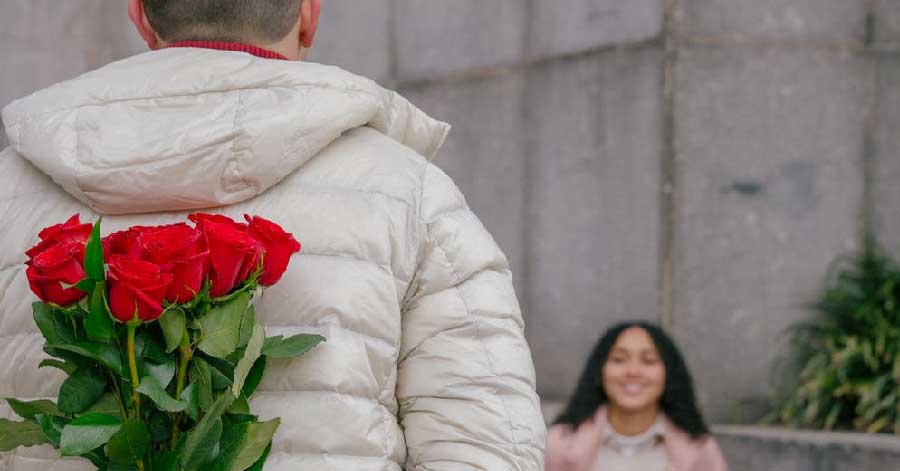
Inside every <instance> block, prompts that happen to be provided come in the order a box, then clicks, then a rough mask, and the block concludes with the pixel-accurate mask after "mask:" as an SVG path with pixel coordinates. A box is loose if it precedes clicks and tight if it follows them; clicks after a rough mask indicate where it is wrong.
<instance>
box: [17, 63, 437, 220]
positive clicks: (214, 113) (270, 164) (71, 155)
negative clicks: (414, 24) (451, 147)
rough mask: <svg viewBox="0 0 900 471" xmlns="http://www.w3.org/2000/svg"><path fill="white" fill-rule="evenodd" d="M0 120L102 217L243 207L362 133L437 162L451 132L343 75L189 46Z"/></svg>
mask: <svg viewBox="0 0 900 471" xmlns="http://www.w3.org/2000/svg"><path fill="white" fill-rule="evenodd" d="M3 122H4V124H5V126H6V133H7V136H8V138H9V142H10V144H11V145H12V146H13V148H14V149H15V150H16V152H17V153H18V154H20V155H22V156H23V157H25V158H26V159H28V160H29V161H31V163H33V164H34V165H35V166H36V167H37V168H39V169H41V170H42V171H43V172H44V173H46V174H47V175H49V176H50V177H51V178H52V179H53V180H54V181H55V182H56V183H57V184H58V185H59V186H61V187H62V188H63V189H64V190H65V191H66V192H68V193H69V194H71V195H72V196H74V197H75V198H78V199H79V200H81V201H82V202H84V203H85V204H88V205H89V206H91V207H92V208H93V209H95V210H96V211H98V212H100V213H104V214H125V213H144V212H157V211H181V210H191V209H200V208H209V207H215V206H222V205H229V204H234V203H238V202H241V201H244V200H246V199H248V198H252V197H253V196H256V195H258V194H260V193H262V192H264V191H266V190H267V189H268V188H270V187H271V186H273V185H275V184H276V183H278V182H279V181H281V179H283V178H284V177H286V176H287V175H289V174H291V173H292V172H294V171H295V170H296V169H298V168H299V167H300V166H302V165H303V164H304V163H306V162H307V161H309V160H310V159H311V158H312V157H314V156H315V155H316V154H317V153H318V152H319V151H321V150H322V149H323V148H325V147H326V146H328V145H329V144H330V143H331V142H333V141H334V140H335V139H337V138H338V137H340V136H341V134H343V133H344V132H346V131H348V130H351V129H355V128H358V127H361V126H369V127H372V128H374V129H376V130H378V131H379V132H381V133H383V134H384V135H385V136H388V137H389V138H391V139H394V140H396V141H398V142H400V143H402V144H404V145H406V146H408V147H410V148H412V149H413V150H415V151H416V152H418V153H419V154H422V155H424V156H425V157H426V158H429V159H430V158H432V157H433V156H434V154H435V153H436V152H437V150H438V149H439V147H440V146H441V144H442V143H443V141H444V139H445V137H446V135H447V132H448V131H449V126H448V125H447V124H445V123H442V122H440V121H436V120H434V119H432V118H430V117H428V116H427V115H425V113H423V112H422V111H420V110H419V109H417V108H415V107H414V106H412V105H411V104H410V103H409V102H408V101H407V100H406V99H404V98H403V97H401V96H400V95H398V94H396V93H394V92H392V91H389V90H386V89H383V88H381V87H380V86H378V85H377V84H376V83H375V82H372V81H371V80H368V79H365V78H362V77H359V76H356V75H353V74H351V73H349V72H346V71H343V70H341V69H339V68H336V67H331V66H324V65H320V64H315V63H309V62H291V61H276V60H268V59H261V58H258V57H254V56H252V55H249V54H246V53H242V52H226V51H214V50H206V49H191V48H177V49H165V50H160V51H155V52H148V53H144V54H140V55H137V56H134V57H131V58H128V59H125V60H123V61H119V62H115V63H112V64H109V65H107V66H105V67H103V68H101V69H98V70H95V71H93V72H89V73H87V74H85V75H82V76H81V77H78V78H76V79H74V80H70V81H67V82H63V83H60V84H57V85H54V86H52V87H50V88H48V89H45V90H42V91H39V92H37V93H34V94H33V95H30V96H28V97H25V98H23V99H21V100H18V101H15V102H13V103H11V104H10V105H9V106H7V107H6V108H4V109H3Z"/></svg>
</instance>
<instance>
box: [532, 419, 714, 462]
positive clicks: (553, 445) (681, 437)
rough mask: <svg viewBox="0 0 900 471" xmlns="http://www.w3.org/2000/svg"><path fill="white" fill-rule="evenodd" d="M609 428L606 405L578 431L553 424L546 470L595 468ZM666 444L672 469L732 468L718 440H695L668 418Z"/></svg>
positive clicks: (548, 439)
mask: <svg viewBox="0 0 900 471" xmlns="http://www.w3.org/2000/svg"><path fill="white" fill-rule="evenodd" d="M605 429H606V410H605V408H603V407H601V408H600V409H598V410H597V413H596V414H594V417H593V418H592V419H590V420H588V421H587V422H585V423H584V424H582V425H581V427H579V428H578V430H577V431H573V430H572V427H571V426H569V425H554V426H553V427H551V428H550V432H549V434H548V436H547V449H546V455H545V460H544V471H595V470H596V469H597V454H598V453H599V452H600V444H601V443H603V433H604V430H605ZM665 445H666V455H667V456H668V459H669V468H668V469H669V471H727V470H728V465H726V464H725V458H724V457H723V456H722V451H721V450H720V449H719V445H718V444H716V441H715V439H713V438H712V437H705V438H702V439H699V440H696V439H693V438H691V436H690V435H688V434H687V433H685V432H684V431H683V430H681V429H679V428H678V427H677V426H675V425H674V424H673V423H672V422H671V421H669V420H668V419H666V434H665Z"/></svg>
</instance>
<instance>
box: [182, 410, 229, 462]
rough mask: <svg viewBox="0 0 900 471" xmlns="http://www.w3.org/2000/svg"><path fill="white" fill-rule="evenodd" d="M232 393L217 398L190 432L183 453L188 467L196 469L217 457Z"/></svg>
mask: <svg viewBox="0 0 900 471" xmlns="http://www.w3.org/2000/svg"><path fill="white" fill-rule="evenodd" d="M233 399H234V398H233V396H232V395H231V394H222V395H220V396H219V397H218V398H216V400H215V402H213V405H212V406H210V408H209V411H207V412H206V414H205V415H204V416H203V418H201V419H200V421H199V422H197V425H195V426H194V428H193V429H192V430H191V431H190V432H189V433H188V435H187V439H186V440H185V442H184V450H183V451H182V454H181V463H182V465H183V466H184V467H185V468H187V469H196V468H199V467H200V466H202V465H203V464H205V463H207V462H209V461H212V460H213V459H214V458H215V454H216V453H215V449H216V448H217V447H218V444H219V437H221V435H222V414H224V413H225V411H226V410H227V409H228V407H229V406H231V402H232V401H233Z"/></svg>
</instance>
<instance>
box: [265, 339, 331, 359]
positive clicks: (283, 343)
mask: <svg viewBox="0 0 900 471" xmlns="http://www.w3.org/2000/svg"><path fill="white" fill-rule="evenodd" d="M324 341H325V337H322V336H321V335H314V334H300V335H294V336H292V337H288V338H283V337H282V336H281V335H278V336H275V337H269V338H267V339H266V342H265V344H264V345H263V348H262V354H263V355H265V356H267V357H269V358H294V357H298V356H300V355H303V354H304V353H306V352H308V351H309V350H311V349H312V348H313V347H315V346H316V345H318V344H320V343H322V342H324Z"/></svg>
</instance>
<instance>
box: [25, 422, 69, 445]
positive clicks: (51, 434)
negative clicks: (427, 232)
mask: <svg viewBox="0 0 900 471" xmlns="http://www.w3.org/2000/svg"><path fill="white" fill-rule="evenodd" d="M34 418H35V420H37V423H38V424H40V426H41V431H43V433H44V437H46V438H47V440H48V441H49V443H50V444H52V445H53V446H54V447H56V448H59V439H60V438H61V437H62V430H63V427H65V426H66V424H68V423H69V420H68V419H64V418H62V417H55V416H49V415H44V414H37V415H35V416H34Z"/></svg>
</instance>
